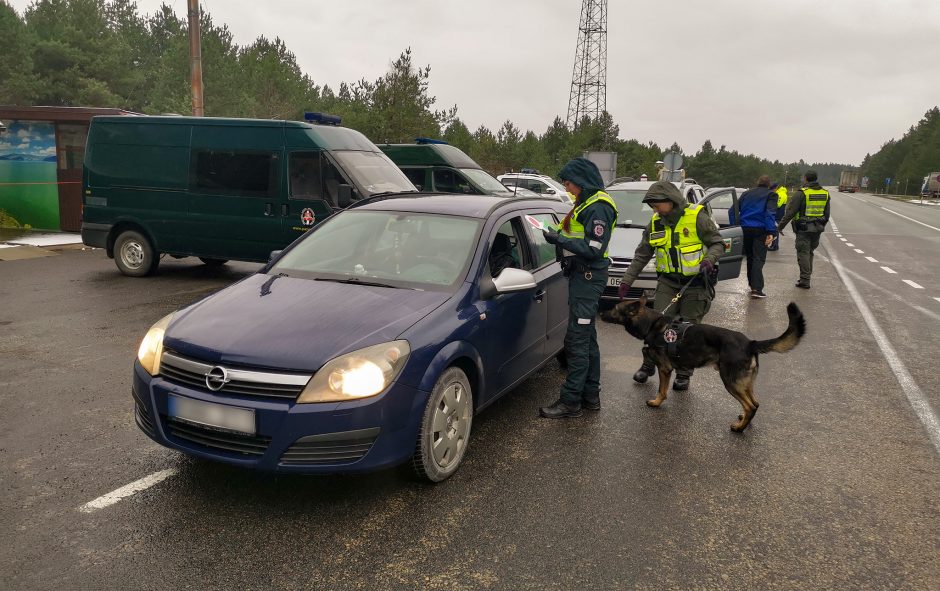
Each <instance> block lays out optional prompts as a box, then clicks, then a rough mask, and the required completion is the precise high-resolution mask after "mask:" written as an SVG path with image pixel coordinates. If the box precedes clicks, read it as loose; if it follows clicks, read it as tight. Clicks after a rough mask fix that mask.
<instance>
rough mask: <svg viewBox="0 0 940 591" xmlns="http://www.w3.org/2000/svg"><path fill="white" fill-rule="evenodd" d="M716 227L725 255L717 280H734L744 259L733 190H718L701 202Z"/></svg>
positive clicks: (742, 233)
mask: <svg viewBox="0 0 940 591" xmlns="http://www.w3.org/2000/svg"><path fill="white" fill-rule="evenodd" d="M701 204H702V205H704V206H705V207H706V209H708V211H709V213H710V214H711V216H712V219H714V220H715V223H716V224H717V225H718V230H719V231H720V232H721V237H722V238H723V239H724V242H725V254H724V256H723V257H721V259H719V261H718V263H719V265H718V280H719V281H723V280H725V279H734V278H735V277H737V276H738V275H740V274H741V259H743V258H744V231H743V230H742V229H741V226H740V221H739V220H740V219H741V215H740V212H739V209H738V194H737V191H735V190H734V188H728V189H719V190H718V191H715V192H714V193H712V194H711V195H709V196H708V197H706V198H705V199H703V200H702V202H701Z"/></svg>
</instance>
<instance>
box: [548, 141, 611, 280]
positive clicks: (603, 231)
mask: <svg viewBox="0 0 940 591" xmlns="http://www.w3.org/2000/svg"><path fill="white" fill-rule="evenodd" d="M558 176H559V177H561V178H562V179H563V180H566V181H571V182H572V183H574V184H576V185H578V186H579V187H581V195H580V196H579V197H578V200H577V202H576V203H575V204H574V207H572V209H571V212H574V210H575V209H576V208H577V207H578V206H579V205H581V204H582V203H584V202H585V201H587V200H588V199H589V198H590V197H592V196H593V195H594V194H595V193H596V192H598V191H603V187H604V181H603V179H601V174H600V171H599V170H598V169H597V165H595V164H594V163H593V162H591V161H590V160H588V159H586V158H575V159H573V160H572V161H571V162H569V163H568V164H566V165H565V166H564V168H562V169H561V172H559V173H558ZM568 215H569V216H570V215H571V213H569V214H568ZM578 221H579V222H580V223H581V225H583V226H584V238H583V239H573V238H568V237H565V236H562V235H559V236H558V246H560V247H561V248H563V249H564V250H567V251H568V252H570V253H572V254H574V255H575V259H576V261H577V262H579V263H580V264H582V265H584V266H586V267H590V268H592V269H606V268H607V267H609V266H610V259H608V258H607V257H605V256H604V253H605V252H607V245H608V243H610V235H611V233H612V232H613V230H614V226H615V225H616V224H617V212H616V211H615V210H614V208H613V207H611V206H610V204H608V203H605V202H603V201H597V202H595V203H593V204H591V205H589V206H588V207H586V208H584V210H583V211H581V213H580V214H579V215H578ZM563 224H564V220H563V221H562V225H563Z"/></svg>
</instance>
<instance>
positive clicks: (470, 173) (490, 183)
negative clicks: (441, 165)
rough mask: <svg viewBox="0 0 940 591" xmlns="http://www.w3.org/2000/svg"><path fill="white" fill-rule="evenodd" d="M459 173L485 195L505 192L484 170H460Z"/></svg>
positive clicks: (500, 184) (501, 185) (504, 188)
mask: <svg viewBox="0 0 940 591" xmlns="http://www.w3.org/2000/svg"><path fill="white" fill-rule="evenodd" d="M460 172H462V173H464V174H465V175H466V176H467V178H468V179H470V180H471V181H473V182H474V183H475V184H476V185H477V186H478V187H480V188H481V189H483V190H484V191H486V192H487V193H506V192H507V190H506V187H505V186H504V185H503V184H502V183H501V182H499V181H497V180H496V179H495V178H493V177H491V176H490V175H489V173H487V172H486V171H484V170H480V169H479V168H461V169H460Z"/></svg>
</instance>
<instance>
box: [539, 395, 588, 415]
mask: <svg viewBox="0 0 940 591" xmlns="http://www.w3.org/2000/svg"><path fill="white" fill-rule="evenodd" d="M539 415H540V416H543V417H545V418H546V419H573V418H575V417H580V416H581V404H580V403H575V404H568V403H566V402H565V401H564V400H561V399H560V398H559V399H558V400H557V401H555V403H554V404H552V405H551V406H543V407H542V408H540V409H539Z"/></svg>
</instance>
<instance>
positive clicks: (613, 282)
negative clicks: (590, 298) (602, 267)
mask: <svg viewBox="0 0 940 591" xmlns="http://www.w3.org/2000/svg"><path fill="white" fill-rule="evenodd" d="M621 279H623V277H608V278H607V287H620V280H621Z"/></svg>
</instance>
